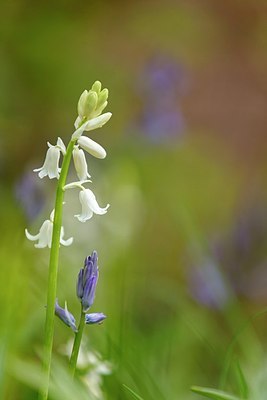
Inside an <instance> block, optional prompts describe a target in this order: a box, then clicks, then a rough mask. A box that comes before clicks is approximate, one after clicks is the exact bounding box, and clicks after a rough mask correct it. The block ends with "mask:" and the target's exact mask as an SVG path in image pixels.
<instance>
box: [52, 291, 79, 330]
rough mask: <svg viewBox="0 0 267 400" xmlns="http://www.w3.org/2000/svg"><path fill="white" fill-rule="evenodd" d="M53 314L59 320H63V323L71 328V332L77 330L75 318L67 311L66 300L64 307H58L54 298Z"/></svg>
mask: <svg viewBox="0 0 267 400" xmlns="http://www.w3.org/2000/svg"><path fill="white" fill-rule="evenodd" d="M55 314H56V316H57V317H58V318H59V319H61V321H63V322H64V324H66V325H67V326H69V327H70V328H71V329H72V330H73V332H78V329H77V327H76V321H75V318H74V316H73V315H72V314H71V313H70V312H69V310H68V307H67V302H65V308H62V307H60V305H59V304H58V300H57V299H56V304H55Z"/></svg>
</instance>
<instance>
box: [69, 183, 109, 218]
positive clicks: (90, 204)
mask: <svg viewBox="0 0 267 400" xmlns="http://www.w3.org/2000/svg"><path fill="white" fill-rule="evenodd" d="M79 200H80V202H81V205H82V212H81V214H77V215H75V217H76V218H78V220H79V221H80V222H86V221H87V220H89V219H91V218H92V216H93V214H98V215H103V214H106V212H107V210H108V208H109V204H107V205H106V207H104V208H101V207H100V206H99V205H98V203H97V201H96V197H95V195H94V193H93V192H92V190H90V189H85V188H83V189H82V190H81V191H80V193H79Z"/></svg>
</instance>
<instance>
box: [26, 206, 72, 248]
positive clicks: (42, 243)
mask: <svg viewBox="0 0 267 400" xmlns="http://www.w3.org/2000/svg"><path fill="white" fill-rule="evenodd" d="M53 223H54V210H53V211H52V212H51V214H50V219H47V220H45V221H44V222H43V224H42V226H41V228H40V230H39V232H38V233H37V235H31V234H30V233H29V231H28V229H25V234H26V237H27V239H29V240H31V241H33V242H35V241H38V243H36V244H35V245H34V247H36V248H38V249H42V248H44V247H49V248H51V243H52V233H53ZM63 236H64V227H63V226H62V227H61V230H60V244H62V245H63V246H70V245H71V244H72V242H73V238H72V237H70V238H69V239H67V240H64V239H63Z"/></svg>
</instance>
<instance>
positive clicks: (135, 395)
mask: <svg viewBox="0 0 267 400" xmlns="http://www.w3.org/2000/svg"><path fill="white" fill-rule="evenodd" d="M123 387H125V389H127V390H128V391H129V392H130V393H131V395H132V396H133V398H134V399H136V400H144V399H143V398H142V397H140V396H138V394H137V393H135V392H134V391H133V390H132V389H130V388H129V387H128V386H126V385H125V384H124V383H123Z"/></svg>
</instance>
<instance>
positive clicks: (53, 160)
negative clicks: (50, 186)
mask: <svg viewBox="0 0 267 400" xmlns="http://www.w3.org/2000/svg"><path fill="white" fill-rule="evenodd" d="M47 145H48V150H47V152H46V157H45V161H44V164H43V166H42V167H41V168H36V169H34V170H33V171H34V172H39V173H38V176H39V177H40V178H41V179H42V178H44V177H45V176H48V178H49V179H53V178H57V179H59V173H60V168H59V159H60V152H61V153H62V154H63V155H65V154H66V147H65V145H64V143H63V141H62V139H60V137H59V138H58V139H57V143H56V145H55V146H53V145H52V144H50V143H49V142H47Z"/></svg>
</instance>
